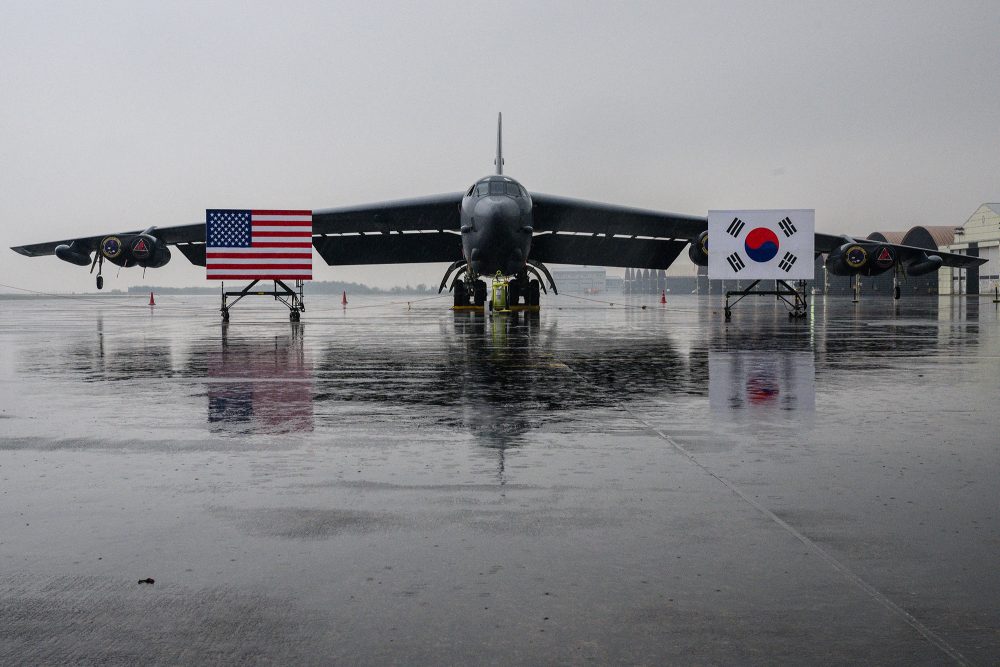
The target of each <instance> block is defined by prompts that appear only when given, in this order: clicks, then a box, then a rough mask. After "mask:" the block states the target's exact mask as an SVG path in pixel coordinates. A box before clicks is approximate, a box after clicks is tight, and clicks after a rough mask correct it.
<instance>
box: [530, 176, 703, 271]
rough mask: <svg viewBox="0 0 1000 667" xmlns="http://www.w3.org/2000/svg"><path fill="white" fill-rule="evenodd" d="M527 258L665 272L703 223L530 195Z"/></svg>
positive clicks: (693, 218) (685, 217) (687, 217)
mask: <svg viewBox="0 0 1000 667" xmlns="http://www.w3.org/2000/svg"><path fill="white" fill-rule="evenodd" d="M531 201H532V205H533V209H532V220H533V222H534V226H535V236H534V238H533V239H532V241H531V257H532V258H533V259H537V260H538V261H540V262H552V263H555V264H593V265H598V266H624V267H632V268H640V269H666V268H667V267H669V266H670V265H671V264H672V263H673V261H674V260H675V259H676V258H677V256H678V255H679V254H680V253H681V252H682V251H683V250H684V248H685V247H686V246H687V244H688V243H690V242H691V240H692V239H694V238H695V237H697V236H698V234H700V233H701V232H703V231H705V230H706V229H707V228H708V219H707V218H700V217H696V216H691V215H681V214H677V213H663V212H660V211H648V210H645V209H640V208H631V207H628V206H617V205H615V204H603V203H600V202H592V201H585V200H582V199H571V198H569V197H557V196H554V195H546V194H540V193H534V192H533V193H531Z"/></svg>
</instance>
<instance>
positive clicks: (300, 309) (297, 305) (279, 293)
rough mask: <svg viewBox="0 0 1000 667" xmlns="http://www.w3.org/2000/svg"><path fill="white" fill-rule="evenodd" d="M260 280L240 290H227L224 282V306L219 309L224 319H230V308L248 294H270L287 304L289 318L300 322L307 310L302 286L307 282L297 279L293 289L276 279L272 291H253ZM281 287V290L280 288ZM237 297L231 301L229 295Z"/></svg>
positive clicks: (226, 320) (225, 320) (224, 320)
mask: <svg viewBox="0 0 1000 667" xmlns="http://www.w3.org/2000/svg"><path fill="white" fill-rule="evenodd" d="M259 282H260V280H254V281H253V282H252V283H250V284H249V285H247V286H246V287H244V288H243V289H242V290H240V291H239V292H227V291H226V284H225V283H222V307H221V308H220V309H219V311H220V312H221V313H222V321H223V322H228V321H229V310H230V308H232V307H233V306H235V305H236V304H237V303H239V302H240V301H242V300H243V298H244V297H248V296H270V297H273V298H274V300H275V301H280V302H281V303H283V304H285V306H286V307H287V308H288V319H290V320H291V321H292V322H298V321H299V320H300V319H301V318H302V315H301V314H302V313H304V312H305V311H306V304H305V301H304V297H305V295H304V294H303V292H302V287H303V285H304V284H305V282H304V281H302V280H296V281H295V289H292V288H291V287H289V286H288V285H286V284H285V283H284V281H281V280H275V281H274V290H272V291H270V292H253V291H251V290H252V289H253V288H254V287H255V286H256V285H257V283H259ZM279 288H280V290H279ZM231 296H234V297H236V298H235V299H234V300H233V302H232V303H229V297H231Z"/></svg>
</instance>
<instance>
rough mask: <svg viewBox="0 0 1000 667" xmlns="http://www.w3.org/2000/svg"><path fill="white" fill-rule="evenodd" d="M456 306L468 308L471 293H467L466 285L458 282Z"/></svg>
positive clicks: (456, 286)
mask: <svg viewBox="0 0 1000 667" xmlns="http://www.w3.org/2000/svg"><path fill="white" fill-rule="evenodd" d="M455 305H456V306H468V305H469V293H468V291H466V288H465V283H464V282H462V281H461V280H460V281H457V282H456V283H455Z"/></svg>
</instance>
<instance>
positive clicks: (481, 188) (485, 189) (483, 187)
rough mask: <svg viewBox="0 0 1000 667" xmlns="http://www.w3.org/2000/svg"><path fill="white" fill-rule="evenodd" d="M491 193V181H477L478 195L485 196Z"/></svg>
mask: <svg viewBox="0 0 1000 667" xmlns="http://www.w3.org/2000/svg"><path fill="white" fill-rule="evenodd" d="M489 193H490V184H489V181H483V182H482V183H477V184H476V195H477V196H479V197H483V196H485V195H488V194H489Z"/></svg>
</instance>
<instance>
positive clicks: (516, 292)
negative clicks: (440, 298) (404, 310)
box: [438, 260, 559, 311]
mask: <svg viewBox="0 0 1000 667" xmlns="http://www.w3.org/2000/svg"><path fill="white" fill-rule="evenodd" d="M453 274H454V278H452V275H453ZM543 274H544V276H545V277H546V278H548V281H549V287H550V288H551V289H552V292H553V293H554V294H558V293H559V292H558V291H557V290H556V285H555V282H554V281H553V280H552V276H551V274H549V272H548V269H546V268H545V266H544V265H542V264H540V263H538V262H529V263H528V264H527V265H525V267H524V268H522V269H521V270H520V271H519V272H518V273H517V274H516V275H514V277H512V278H509V279H508V278H507V277H506V276H503V275H501V274H499V273H498V274H497V275H496V277H494V278H493V292H494V295H496V294H497V290H498V289H499V290H501V292H502V297H503V298H502V301H503V308H502V309H500V310H532V311H537V310H538V308H539V306H540V305H541V295H542V293H543V292H544V293H545V294H548V290H547V289H546V288H545V284H544V282H543V281H542V275H543ZM530 276H535V277H534V278H531V277H530ZM449 278H452V283H451V288H450V290H451V291H452V292H453V293H454V309H455V310H480V309H483V308H484V307H486V306H488V307H489V308H490V309H491V310H497V308H496V306H497V305H498V304H497V303H495V302H498V300H499V297H496V296H494V298H493V299H489V301H487V298H488V297H487V291H488V290H487V286H486V281H485V280H483V279H482V278H480V277H478V276H474V275H473V274H472V272H471V271H470V270H469V265H468V263H466V262H465V261H464V260H463V261H458V262H455V263H454V264H452V265H451V266H450V267H448V270H447V271H446V272H445V275H444V278H443V279H442V280H441V286H440V287H439V288H438V293H440V292H443V291H444V288H445V285H447V284H448V280H449Z"/></svg>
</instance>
